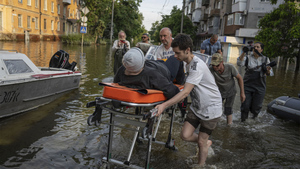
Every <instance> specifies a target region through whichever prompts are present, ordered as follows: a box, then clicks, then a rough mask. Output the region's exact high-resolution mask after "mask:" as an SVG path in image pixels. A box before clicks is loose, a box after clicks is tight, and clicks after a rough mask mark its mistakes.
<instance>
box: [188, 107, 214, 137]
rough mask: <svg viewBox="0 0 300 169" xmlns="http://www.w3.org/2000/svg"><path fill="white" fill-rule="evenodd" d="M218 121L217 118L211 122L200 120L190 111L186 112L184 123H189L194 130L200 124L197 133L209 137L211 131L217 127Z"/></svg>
mask: <svg viewBox="0 0 300 169" xmlns="http://www.w3.org/2000/svg"><path fill="white" fill-rule="evenodd" d="M219 120H220V118H219V117H218V118H215V119H211V120H201V119H200V118H199V117H197V116H196V115H195V114H194V113H193V112H191V111H189V112H188V114H187V116H186V118H185V121H187V122H189V123H190V124H191V125H192V126H193V127H195V129H196V128H197V127H198V126H199V124H201V125H200V129H199V131H200V132H203V133H206V134H208V135H211V133H212V131H213V130H214V129H215V128H216V127H217V124H218V122H219Z"/></svg>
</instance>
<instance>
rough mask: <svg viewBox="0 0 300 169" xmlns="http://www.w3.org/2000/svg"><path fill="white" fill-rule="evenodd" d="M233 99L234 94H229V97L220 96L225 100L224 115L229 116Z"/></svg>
mask: <svg viewBox="0 0 300 169" xmlns="http://www.w3.org/2000/svg"><path fill="white" fill-rule="evenodd" d="M234 99H235V94H234V95H232V96H230V97H227V98H222V100H223V101H224V100H225V103H224V114H225V115H226V116H229V115H231V114H232V106H233V103H234Z"/></svg>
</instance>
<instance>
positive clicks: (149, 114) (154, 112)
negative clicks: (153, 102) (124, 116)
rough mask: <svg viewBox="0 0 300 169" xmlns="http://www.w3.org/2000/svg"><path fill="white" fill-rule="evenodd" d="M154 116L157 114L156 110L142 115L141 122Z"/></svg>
mask: <svg viewBox="0 0 300 169" xmlns="http://www.w3.org/2000/svg"><path fill="white" fill-rule="evenodd" d="M156 114H157V109H156V108H153V109H151V110H150V111H149V112H148V113H146V114H144V116H143V120H146V119H148V118H153V117H155V116H156Z"/></svg>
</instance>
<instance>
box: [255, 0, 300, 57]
mask: <svg viewBox="0 0 300 169" xmlns="http://www.w3.org/2000/svg"><path fill="white" fill-rule="evenodd" d="M297 6H298V8H297ZM299 14H300V8H299V4H296V3H294V2H286V3H284V4H281V5H279V7H278V8H277V9H274V11H272V12H271V13H268V14H266V15H265V16H264V17H263V18H262V19H261V20H260V23H259V27H260V28H261V30H260V31H259V33H258V35H257V36H256V37H255V39H256V40H257V41H261V42H263V43H264V44H265V49H264V52H263V53H264V54H265V55H266V56H268V57H277V56H283V57H286V58H293V57H297V54H298V53H297V52H298V51H297V49H298V50H299V44H300V17H299ZM284 49H285V50H284Z"/></svg>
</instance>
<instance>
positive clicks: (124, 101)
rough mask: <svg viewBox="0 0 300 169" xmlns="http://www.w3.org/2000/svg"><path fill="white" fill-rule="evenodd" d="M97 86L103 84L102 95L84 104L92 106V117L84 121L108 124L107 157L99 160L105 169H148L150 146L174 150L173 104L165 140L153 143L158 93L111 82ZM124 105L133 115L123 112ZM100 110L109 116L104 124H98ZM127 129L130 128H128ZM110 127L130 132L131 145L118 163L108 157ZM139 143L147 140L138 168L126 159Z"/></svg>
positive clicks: (111, 136)
mask: <svg viewBox="0 0 300 169" xmlns="http://www.w3.org/2000/svg"><path fill="white" fill-rule="evenodd" d="M100 85H104V88H103V96H102V97H97V98H96V99H95V101H92V102H89V103H88V104H87V107H92V106H95V111H94V113H93V114H92V115H90V116H89V118H88V120H87V122H88V124H89V125H93V124H94V125H96V126H99V125H100V124H101V123H102V124H108V125H109V137H108V147H107V154H106V157H104V158H103V159H102V161H103V162H104V163H106V166H107V168H110V165H111V164H115V165H120V166H123V167H128V168H149V167H150V164H149V162H150V153H151V144H152V143H158V144H162V145H165V147H166V148H169V149H171V150H177V148H176V147H175V145H174V139H172V129H173V121H174V113H175V108H176V105H174V106H173V107H171V121H170V128H169V134H168V139H167V141H166V142H162V141H157V140H156V134H157V132H158V128H159V124H160V121H161V118H162V116H159V117H158V118H157V117H156V116H155V115H156V112H157V111H156V110H155V109H153V108H154V107H155V106H156V105H158V104H160V103H162V102H164V101H165V100H166V98H165V96H164V95H163V93H162V92H161V91H158V90H151V89H150V90H149V89H147V90H146V89H145V90H137V89H132V88H127V87H124V86H119V85H118V84H115V83H100ZM178 87H179V88H180V89H182V88H183V86H178ZM126 106H130V107H135V112H134V113H128V112H126V111H123V110H124V109H125V107H126ZM150 109H151V110H150ZM102 110H105V111H108V112H109V113H110V119H109V122H108V123H107V122H102V121H101V115H102ZM149 110H150V111H149ZM120 123H122V124H126V125H124V126H126V127H124V126H123V125H117V124H120ZM128 126H131V128H130V127H128ZM114 127H121V128H124V129H128V130H132V131H134V136H133V140H132V144H131V147H130V150H129V153H128V157H127V160H126V161H119V160H117V159H113V158H112V142H113V131H114ZM153 131H154V132H153ZM142 140H145V141H148V146H147V152H146V153H145V155H146V162H145V166H144V167H140V166H137V165H134V164H131V163H130V158H131V156H132V152H133V149H134V146H135V143H136V142H137V141H142Z"/></svg>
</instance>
